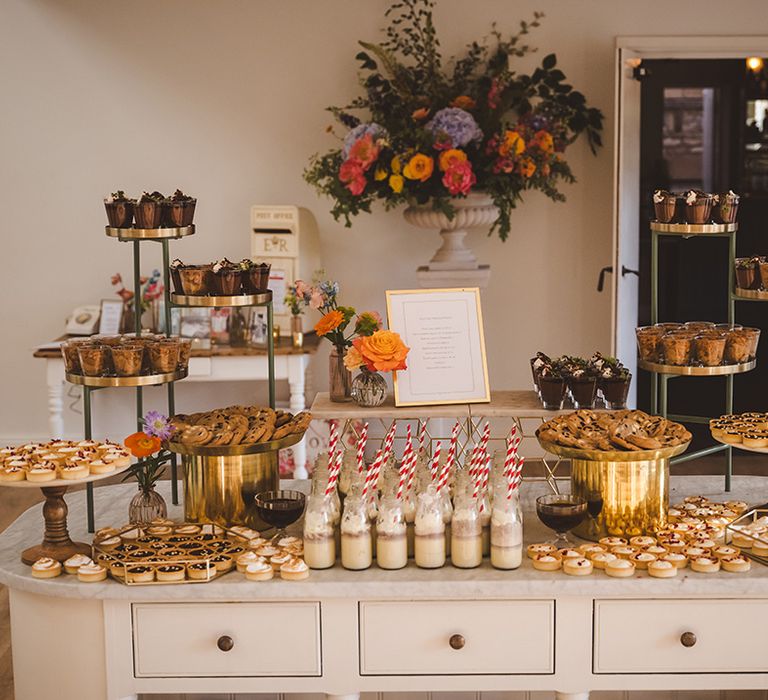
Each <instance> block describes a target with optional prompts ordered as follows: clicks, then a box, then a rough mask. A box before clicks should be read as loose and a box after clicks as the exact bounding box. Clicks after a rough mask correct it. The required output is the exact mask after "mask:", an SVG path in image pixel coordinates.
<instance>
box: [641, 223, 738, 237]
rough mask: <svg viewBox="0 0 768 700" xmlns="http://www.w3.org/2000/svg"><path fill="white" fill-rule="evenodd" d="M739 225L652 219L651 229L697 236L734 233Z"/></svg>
mask: <svg viewBox="0 0 768 700" xmlns="http://www.w3.org/2000/svg"><path fill="white" fill-rule="evenodd" d="M738 229H739V225H738V224H736V223H733V224H663V223H661V222H660V221H651V231H656V232H657V233H666V234H669V235H678V236H695V235H697V234H704V235H710V236H711V235H712V234H715V233H733V232H734V231H738Z"/></svg>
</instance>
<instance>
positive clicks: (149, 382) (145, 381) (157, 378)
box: [64, 369, 189, 387]
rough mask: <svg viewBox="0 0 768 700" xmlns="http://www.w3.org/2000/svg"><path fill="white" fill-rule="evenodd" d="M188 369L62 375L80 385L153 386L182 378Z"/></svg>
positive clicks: (72, 382)
mask: <svg viewBox="0 0 768 700" xmlns="http://www.w3.org/2000/svg"><path fill="white" fill-rule="evenodd" d="M188 371H189V370H187V369H180V370H177V371H175V372H166V373H164V374H139V375H137V376H135V377H88V376H86V375H85V374H71V373H69V372H68V373H67V374H65V375H64V376H65V378H66V380H67V381H68V382H70V383H71V384H79V385H80V386H90V387H107V386H154V385H156V384H168V383H169V382H176V381H178V380H179V379H184V378H185V377H186V376H187V372H188Z"/></svg>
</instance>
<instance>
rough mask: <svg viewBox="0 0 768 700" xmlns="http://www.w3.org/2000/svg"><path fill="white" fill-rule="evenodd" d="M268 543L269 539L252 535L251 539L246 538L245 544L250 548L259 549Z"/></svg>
mask: <svg viewBox="0 0 768 700" xmlns="http://www.w3.org/2000/svg"><path fill="white" fill-rule="evenodd" d="M268 544H269V540H265V539H264V538H263V537H254V538H253V539H250V540H248V542H247V545H248V546H249V547H250V548H251V549H261V548H262V547H264V546H265V545H268Z"/></svg>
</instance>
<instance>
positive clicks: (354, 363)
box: [344, 346, 365, 372]
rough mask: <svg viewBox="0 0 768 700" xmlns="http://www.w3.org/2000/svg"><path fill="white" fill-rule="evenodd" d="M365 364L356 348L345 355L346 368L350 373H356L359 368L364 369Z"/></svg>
mask: <svg viewBox="0 0 768 700" xmlns="http://www.w3.org/2000/svg"><path fill="white" fill-rule="evenodd" d="M364 364H365V360H364V359H363V356H362V355H361V354H360V351H359V350H358V349H357V348H356V347H354V346H352V347H351V348H349V350H347V352H346V354H345V355H344V366H345V367H346V368H347V369H348V370H349V371H350V372H354V371H355V370H356V369H357V368H358V367H362V366H363V365H364Z"/></svg>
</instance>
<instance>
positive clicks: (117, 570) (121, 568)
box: [98, 561, 125, 578]
mask: <svg viewBox="0 0 768 700" xmlns="http://www.w3.org/2000/svg"><path fill="white" fill-rule="evenodd" d="M98 563H101V564H102V566H104V565H105V564H104V562H98ZM105 568H109V573H110V574H112V576H114V577H115V578H125V563H124V562H122V561H111V562H109V567H105Z"/></svg>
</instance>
